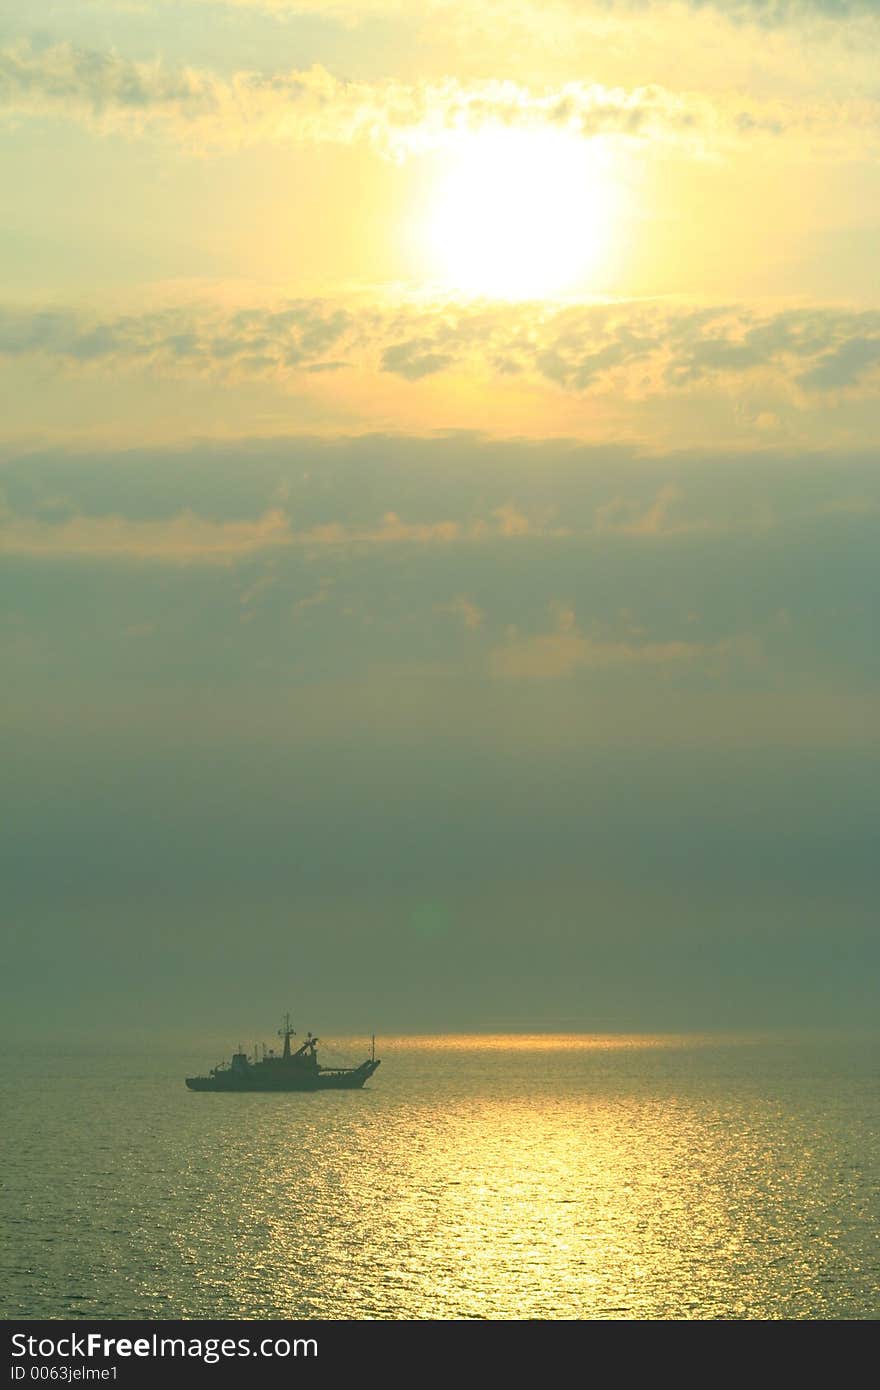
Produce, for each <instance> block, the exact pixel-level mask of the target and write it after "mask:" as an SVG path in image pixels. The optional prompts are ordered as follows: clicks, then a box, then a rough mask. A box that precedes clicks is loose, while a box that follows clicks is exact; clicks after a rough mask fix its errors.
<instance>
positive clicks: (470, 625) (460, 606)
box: [434, 594, 486, 632]
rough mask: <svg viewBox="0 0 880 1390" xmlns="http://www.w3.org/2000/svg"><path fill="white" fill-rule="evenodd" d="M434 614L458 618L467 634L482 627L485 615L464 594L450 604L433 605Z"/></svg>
mask: <svg viewBox="0 0 880 1390" xmlns="http://www.w3.org/2000/svg"><path fill="white" fill-rule="evenodd" d="M434 612H435V613H449V614H451V615H452V616H453V617H455V618H458V619H459V620H460V622H461V623H462V625H463V626H464V627H465V628H466V629H467V630H468V632H476V631H478V629H479V628H481V627H482V625H483V620H484V618H485V616H486V615H485V613H483V611H482V609H480V608H478V607H477V605H476V604H475V603H472V602H471V600H470V599H469V598H468V597H467V595H466V594H459V595H458V596H457V597H456V598H454V599H452V600H451V602H450V603H435V604H434Z"/></svg>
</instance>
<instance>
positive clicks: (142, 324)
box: [0, 298, 880, 423]
mask: <svg viewBox="0 0 880 1390" xmlns="http://www.w3.org/2000/svg"><path fill="white" fill-rule="evenodd" d="M328 352H332V354H333V356H332V358H329V359H328V358H327V356H326V354H327V353H328ZM32 355H36V356H43V357H46V358H49V359H54V360H55V361H56V362H58V363H59V364H61V365H62V366H63V367H64V368H65V370H67V371H72V372H96V371H100V372H106V371H112V372H118V371H127V372H137V373H147V374H150V375H161V376H165V377H175V378H180V379H184V380H185V379H187V378H190V377H193V376H195V377H200V378H213V379H216V380H218V381H221V382H229V383H232V382H236V381H252V380H265V381H270V382H274V383H276V384H277V385H278V386H279V387H280V388H281V389H285V388H286V387H288V386H289V385H290V384H291V383H293V382H294V381H299V382H300V383H301V382H302V381H303V380H304V379H305V378H307V377H308V376H310V375H314V374H317V375H318V376H321V375H326V376H327V377H328V378H329V377H332V376H333V374H334V373H335V372H337V371H338V370H340V369H341V368H343V367H347V368H349V369H350V370H356V371H359V372H362V373H363V372H367V373H376V372H378V373H383V372H384V373H387V374H390V375H392V376H395V377H398V378H400V379H402V380H403V381H404V382H407V383H411V384H412V385H413V386H417V385H418V383H419V382H421V381H423V380H425V379H427V378H430V377H432V376H437V375H439V374H441V373H453V372H460V373H466V374H468V375H469V376H471V377H474V376H476V377H478V378H480V379H486V378H491V377H493V376H495V377H499V378H510V376H511V375H516V376H518V377H520V378H523V377H528V378H530V379H531V381H532V382H533V383H535V384H537V385H541V384H543V385H544V386H547V385H549V386H551V387H553V388H556V389H558V390H560V391H563V392H565V393H568V394H572V395H585V394H602V393H605V394H608V393H613V394H614V395H615V397H617V398H629V399H649V398H651V397H663V396H672V397H675V396H677V395H680V394H682V393H684V392H688V391H705V390H706V389H707V388H709V389H713V390H716V391H718V392H725V391H727V392H732V391H740V390H741V389H742V383H744V382H747V381H751V382H754V383H759V384H760V385H761V387H762V389H764V390H766V391H768V392H771V393H774V394H775V395H776V396H778V397H780V398H786V399H791V398H792V397H793V396H795V395H798V394H800V396H802V397H803V398H804V399H808V398H809V397H810V396H811V395H815V394H817V393H824V394H827V393H829V392H834V391H846V392H848V393H850V394H852V393H857V394H862V395H864V396H866V397H870V396H875V395H876V394H877V392H878V380H877V373H876V371H875V370H874V369H875V368H876V367H877V365H878V363H880V312H878V311H876V310H866V311H856V310H853V309H845V308H839V307H837V306H822V305H818V306H815V307H812V308H801V309H796V310H782V311H767V310H766V309H762V308H761V307H760V306H749V305H743V306H738V307H736V306H734V307H731V306H725V305H718V306H715V307H712V306H700V307H695V306H694V305H690V304H686V303H684V304H673V303H667V302H657V303H654V302H651V301H638V300H637V301H630V302H627V301H618V302H614V303H606V304H581V305H567V306H563V307H556V308H552V307H547V306H543V305H536V304H505V303H487V302H482V301H466V300H448V299H447V300H439V299H438V300H437V301H435V302H434V303H425V302H423V301H411V302H409V303H407V302H405V301H402V302H399V303H396V304H388V303H384V302H383V301H381V300H373V301H367V300H363V301H362V302H358V301H357V300H356V299H349V300H347V301H346V305H345V307H343V306H341V305H340V304H339V303H337V302H335V301H333V300H329V299H320V298H316V299H296V300H290V301H280V302H278V303H277V304H276V305H274V306H269V307H266V306H254V307H252V308H241V309H230V308H228V307H227V306H225V305H223V304H221V303H210V302H205V301H202V302H199V303H189V304H187V303H182V304H179V305H177V306H176V307H170V308H167V309H164V310H161V311H150V312H141V313H128V314H119V315H116V316H109V317H105V318H99V317H96V316H88V315H86V314H83V313H81V312H76V311H74V310H72V309H69V310H68V309H63V308H54V309H51V310H50V309H45V308H41V307H39V306H35V307H34V308H32V309H30V310H29V309H27V308H24V307H21V306H9V307H7V308H3V307H2V306H0V358H2V357H3V356H6V357H7V358H16V357H26V356H32ZM755 415H756V418H757V417H759V416H761V417H762V418H764V419H765V423H766V421H767V418H768V416H772V415H773V410H772V409H771V406H770V403H768V402H767V401H763V402H762V403H761V405H760V407H759V408H758V409H757V410H756V412H755ZM777 418H778V417H777Z"/></svg>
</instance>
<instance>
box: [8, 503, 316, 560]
mask: <svg viewBox="0 0 880 1390" xmlns="http://www.w3.org/2000/svg"><path fill="white" fill-rule="evenodd" d="M289 542H290V531H289V528H288V523H287V518H286V517H285V516H284V515H283V513H282V512H279V511H273V512H267V513H266V514H265V516H262V517H260V518H259V519H258V520H256V521H234V522H222V523H218V522H213V521H210V520H208V519H206V518H205V517H202V516H197V515H196V514H195V513H194V512H182V513H180V514H179V515H177V516H174V517H170V518H168V519H165V520H162V521H142V520H136V519H134V518H131V517H122V516H103V517H95V516H82V515H79V516H74V517H71V518H69V519H67V520H64V521H60V522H54V523H53V522H46V521H40V520H35V519H33V518H22V517H16V516H12V515H7V516H6V517H2V516H0V554H5V555H8V556H14V555H17V556H30V557H32V558H43V559H49V558H56V559H73V558H80V559H83V558H87V559H92V560H118V559H127V560H161V561H165V562H169V563H175V564H176V563H191V562H194V561H202V562H207V563H211V564H218V563H219V564H223V563H226V562H228V561H230V560H234V559H236V558H240V557H242V556H245V555H249V554H252V553H253V552H255V551H258V550H264V549H266V548H267V547H271V546H278V545H286V544H289Z"/></svg>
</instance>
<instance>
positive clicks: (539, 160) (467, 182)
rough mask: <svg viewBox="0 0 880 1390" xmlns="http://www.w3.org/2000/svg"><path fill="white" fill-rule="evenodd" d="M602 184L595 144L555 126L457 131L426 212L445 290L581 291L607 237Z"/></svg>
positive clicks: (606, 188)
mask: <svg viewBox="0 0 880 1390" xmlns="http://www.w3.org/2000/svg"><path fill="white" fill-rule="evenodd" d="M611 202H612V200H611V189H610V180H609V178H608V175H607V173H606V171H605V169H604V167H603V155H602V152H600V151H599V150H598V149H597V148H596V146H595V145H594V144H590V143H588V142H587V141H584V140H583V139H578V138H577V137H575V136H573V135H569V134H567V133H564V132H556V131H521V130H507V129H501V130H498V129H492V130H485V131H482V132H479V133H476V134H467V135H462V136H461V138H460V142H457V143H456V146H455V147H454V150H453V151H452V152H451V154H450V156H449V162H448V166H447V169H446V171H445V173H444V175H443V176H442V177H441V178H440V180H439V182H438V186H437V191H436V194H435V197H434V199H433V200H432V204H431V206H430V208H429V210H428V215H427V222H426V242H427V249H428V254H429V257H430V260H431V264H432V266H433V267H435V271H436V274H437V275H438V277H439V278H440V279H441V280H442V281H443V283H444V284H445V285H446V286H447V288H449V289H454V290H459V291H463V292H464V293H467V294H478V295H486V296H488V297H491V298H501V299H531V298H540V297H542V296H545V295H554V294H562V293H564V292H566V291H568V290H572V289H574V288H580V287H586V283H587V282H588V281H589V277H590V275H591V273H592V272H594V271H595V269H596V267H597V264H598V262H599V259H600V257H601V255H602V252H603V250H604V248H605V246H606V244H607V242H608V238H609V232H610V224H611V219H612V211H613V209H612V206H611Z"/></svg>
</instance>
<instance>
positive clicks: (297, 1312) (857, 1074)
mask: <svg viewBox="0 0 880 1390" xmlns="http://www.w3.org/2000/svg"><path fill="white" fill-rule="evenodd" d="M330 1041H331V1043H332V1047H333V1049H334V1050H335V1051H334V1054H333V1055H332V1056H331V1055H330V1054H328V1055H326V1056H324V1057H322V1060H324V1061H325V1062H326V1063H328V1064H329V1063H330V1062H331V1061H333V1060H335V1056H336V1054H342V1055H344V1056H347V1057H348V1058H350V1059H351V1060H353V1061H360V1060H362V1058H363V1056H365V1055H366V1051H365V1049H364V1044H363V1042H359V1043H357V1044H355V1043H353V1042H351V1041H346V1040H336V1041H333V1040H330ZM377 1055H379V1056H380V1057H381V1058H382V1066H381V1067H380V1068H379V1071H378V1072H377V1073H376V1076H375V1077H374V1078H373V1079H372V1080H371V1081H370V1082H369V1083H368V1085H367V1087H366V1088H365V1089H364V1090H363V1091H354V1092H338V1093H332V1092H330V1093H322V1094H289V1095H265V1094H264V1095H261V1094H254V1095H246V1094H245V1095H212V1094H196V1093H192V1092H189V1091H187V1090H186V1088H185V1086H184V1083H183V1078H184V1075H186V1074H188V1073H189V1074H192V1073H193V1072H194V1071H199V1072H203V1071H205V1070H206V1069H207V1067H208V1066H210V1065H211V1064H212V1063H214V1062H215V1061H217V1060H218V1058H217V1057H215V1056H211V1055H206V1053H205V1051H204V1050H203V1049H199V1050H195V1051H192V1052H191V1053H186V1052H184V1053H182V1054H181V1055H179V1056H176V1055H173V1054H171V1053H168V1052H157V1053H153V1054H151V1055H149V1056H147V1055H144V1056H142V1057H137V1056H132V1055H125V1054H122V1055H117V1056H110V1055H107V1054H106V1053H104V1054H102V1055H94V1056H90V1055H70V1054H68V1055H62V1056H50V1055H48V1054H47V1053H45V1052H43V1053H40V1054H37V1053H36V1052H34V1053H28V1054H25V1055H21V1056H14V1055H13V1056H10V1055H9V1054H8V1053H7V1055H6V1058H5V1065H4V1068H3V1076H2V1107H3V1116H4V1120H3V1129H4V1150H5V1153H4V1159H3V1179H4V1181H3V1196H4V1206H5V1220H4V1226H5V1235H6V1243H5V1253H4V1258H3V1267H2V1275H0V1306H2V1314H3V1316H4V1317H5V1318H62V1319H81V1318H102V1319H103V1318H136V1319H162V1318H247V1319H269V1318H320V1319H347V1320H353V1319H403V1320H415V1319H474V1318H481V1319H482V1318H489V1319H557V1320H558V1319H718V1318H723V1319H730V1318H737V1319H778V1318H785V1319H861V1318H871V1317H876V1316H877V1313H878V1311H880V1298H878V1288H880V1279H878V1259H877V1246H876V1218H877V1211H878V1166H880V1165H878V1144H877V1135H878V1125H877V1119H878V1086H877V1061H878V1052H877V1047H876V1041H875V1042H874V1043H873V1044H872V1042H871V1040H870V1039H867V1038H865V1037H864V1036H862V1037H851V1038H843V1037H840V1036H836V1037H834V1038H819V1037H815V1036H814V1037H798V1038H792V1037H786V1038H781V1037H780V1038H771V1037H767V1036H764V1037H760V1038H758V1037H748V1036H743V1037H725V1038H713V1037H693V1036H689V1037H665V1036H664V1037H647V1036H634V1037H607V1038H599V1037H590V1036H581V1035H578V1036H535V1037H521V1036H504V1037H454V1036H453V1037H439V1038H395V1039H384V1038H380V1039H379V1042H378V1045H377Z"/></svg>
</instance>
